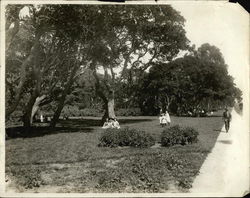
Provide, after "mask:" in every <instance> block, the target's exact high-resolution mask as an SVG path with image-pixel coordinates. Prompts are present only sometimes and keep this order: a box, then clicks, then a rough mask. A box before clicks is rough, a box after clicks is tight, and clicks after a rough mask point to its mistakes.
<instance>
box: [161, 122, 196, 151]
mask: <svg viewBox="0 0 250 198" xmlns="http://www.w3.org/2000/svg"><path fill="white" fill-rule="evenodd" d="M198 135H199V133H198V131H196V130H195V129H194V128H191V127H186V128H181V127H180V126H179V125H175V126H173V127H170V128H167V129H165V130H164V131H163V132H162V134H161V144H162V146H166V147H168V146H173V145H176V144H181V145H186V144H192V143H195V142H197V141H198V138H197V137H198Z"/></svg>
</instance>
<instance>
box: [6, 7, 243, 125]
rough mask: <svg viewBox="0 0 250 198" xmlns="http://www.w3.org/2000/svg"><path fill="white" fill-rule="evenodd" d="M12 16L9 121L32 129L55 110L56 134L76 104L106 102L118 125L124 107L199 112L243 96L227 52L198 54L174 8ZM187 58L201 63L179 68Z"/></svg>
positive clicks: (36, 10) (29, 10)
mask: <svg viewBox="0 0 250 198" xmlns="http://www.w3.org/2000/svg"><path fill="white" fill-rule="evenodd" d="M24 9H26V15H22V14H21V13H22V12H24ZM5 14H6V107H7V109H6V118H9V117H10V115H11V114H12V113H13V112H14V111H15V110H17V109H20V110H21V111H22V112H23V122H24V125H25V126H27V127H29V126H30V125H31V124H32V121H33V117H34V115H35V114H36V113H37V111H38V110H39V108H41V107H42V106H44V105H48V104H53V108H51V109H53V111H54V115H53V119H52V122H51V125H52V126H55V124H56V122H57V121H58V119H59V116H60V113H61V111H62V109H63V107H64V105H65V104H68V103H71V104H74V105H81V106H82V107H87V106H89V105H87V104H90V103H93V102H94V103H98V104H99V103H100V99H101V100H102V106H103V109H104V111H105V114H104V117H103V118H106V117H115V104H116V103H117V107H122V108H124V107H125V108H127V107H135V106H136V107H137V106H141V107H142V108H144V107H143V105H144V106H145V104H149V103H150V102H153V104H155V105H156V106H157V104H156V101H159V100H158V99H159V98H167V100H169V102H168V104H170V101H175V102H174V103H175V104H182V103H183V101H188V102H189V103H192V104H198V103H200V102H201V100H203V99H204V98H210V99H212V100H224V99H225V97H228V98H230V94H232V93H234V94H235V96H236V95H237V94H236V92H237V91H238V90H237V89H235V87H234V84H233V79H232V78H231V77H229V76H228V75H227V69H226V65H225V63H224V59H223V57H222V55H221V53H220V51H219V50H218V49H217V48H216V47H214V46H210V45H209V44H205V45H203V46H201V47H200V48H199V49H198V50H197V51H192V47H190V45H189V40H188V39H187V38H186V35H185V29H184V23H185V19H184V18H183V17H182V16H181V15H180V13H179V12H177V11H176V10H174V9H173V8H172V7H171V6H170V5H160V6H153V5H143V6H142V5H141V6H135V5H73V4H72V5H70V4H63V5H54V4H51V5H50V4H43V5H31V4H29V5H24V4H23V5H14V4H11V5H7V6H6V13H5ZM187 50H189V51H192V53H193V55H192V56H191V55H189V56H185V57H184V58H178V59H176V60H174V61H173V59H174V58H176V57H177V56H178V55H179V53H180V52H182V51H187ZM149 69H150V70H149ZM148 70H149V73H147V71H148ZM100 71H103V74H101V73H100ZM86 79H88V80H86ZM160 79H161V80H160ZM221 82H223V83H221ZM229 82H230V83H231V84H230V83H229ZM200 85H202V86H201V87H200ZM222 90H223V91H222ZM149 93H151V95H149ZM194 94H195V98H194V97H193V96H194ZM160 95H164V97H160ZM238 95H239V91H238ZM97 96H98V97H99V99H98V98H97ZM165 96H167V97H165ZM153 97H155V98H158V99H157V100H156V99H152V98H153ZM81 98H84V100H83V101H85V102H83V103H85V104H81ZM164 100H165V99H164ZM230 100H231V99H230ZM90 101H91V102H90ZM115 101H116V103H115ZM142 104H143V105H142ZM93 106H94V105H93ZM97 106H98V107H99V106H100V105H97Z"/></svg>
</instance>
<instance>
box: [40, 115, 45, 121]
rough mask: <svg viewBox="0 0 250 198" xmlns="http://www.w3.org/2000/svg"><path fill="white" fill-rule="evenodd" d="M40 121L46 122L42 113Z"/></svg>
mask: <svg viewBox="0 0 250 198" xmlns="http://www.w3.org/2000/svg"><path fill="white" fill-rule="evenodd" d="M40 122H44V117H43V114H41V115H40Z"/></svg>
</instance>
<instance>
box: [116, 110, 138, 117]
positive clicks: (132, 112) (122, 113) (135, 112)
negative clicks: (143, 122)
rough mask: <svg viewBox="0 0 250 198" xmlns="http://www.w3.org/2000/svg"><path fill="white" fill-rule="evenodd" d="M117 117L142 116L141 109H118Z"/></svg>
mask: <svg viewBox="0 0 250 198" xmlns="http://www.w3.org/2000/svg"><path fill="white" fill-rule="evenodd" d="M116 115H117V116H140V115H142V112H141V109H140V108H127V109H118V110H117V111H116Z"/></svg>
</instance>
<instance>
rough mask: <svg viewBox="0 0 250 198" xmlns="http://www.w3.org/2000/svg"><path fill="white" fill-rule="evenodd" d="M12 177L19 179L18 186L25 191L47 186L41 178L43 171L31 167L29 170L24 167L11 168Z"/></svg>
mask: <svg viewBox="0 0 250 198" xmlns="http://www.w3.org/2000/svg"><path fill="white" fill-rule="evenodd" d="M10 172H11V175H12V176H14V177H15V178H17V184H18V185H20V186H22V187H24V188H25V189H32V188H37V187H40V186H42V185H44V184H45V182H44V181H43V180H42V178H41V171H40V170H39V169H37V168H34V167H31V168H30V169H29V170H27V169H25V168H24V167H20V168H14V167H11V168H10Z"/></svg>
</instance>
